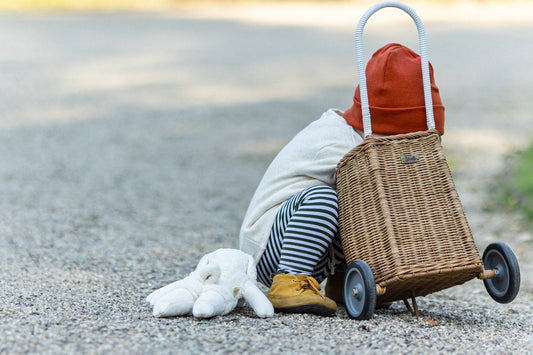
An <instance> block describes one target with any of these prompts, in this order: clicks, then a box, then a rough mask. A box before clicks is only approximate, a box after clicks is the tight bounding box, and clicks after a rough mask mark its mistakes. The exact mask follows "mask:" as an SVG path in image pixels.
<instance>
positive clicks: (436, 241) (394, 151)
mask: <svg viewBox="0 0 533 355" xmlns="http://www.w3.org/2000/svg"><path fill="white" fill-rule="evenodd" d="M337 193H338V196H339V228H340V236H341V241H342V246H343V249H344V253H345V257H346V262H347V263H348V264H349V263H351V262H353V261H355V260H364V261H365V262H367V263H368V264H369V266H370V268H371V269H372V271H373V273H374V277H375V280H376V283H377V284H379V285H380V286H382V287H386V289H387V291H386V293H385V294H384V295H383V296H381V297H380V299H381V300H383V301H389V300H399V299H405V298H408V297H411V296H424V295H426V294H429V293H433V292H437V291H439V290H442V289H445V288H448V287H451V286H455V285H458V284H462V283H464V282H466V281H468V280H471V279H473V278H474V277H476V276H477V275H478V274H479V273H480V272H482V271H483V265H482V262H481V259H480V257H479V253H478V250H477V248H476V246H475V243H474V239H473V237H472V233H471V231H470V228H469V226H468V222H467V220H466V217H465V214H464V211H463V208H462V205H461V202H460V200H459V196H458V194H457V192H456V189H455V185H454V182H453V180H452V176H451V173H450V169H449V167H448V164H447V162H446V158H445V156H444V153H443V150H442V146H441V144H440V135H439V133H438V132H437V131H435V130H429V131H425V132H416V133H409V134H402V135H396V136H388V137H383V138H373V137H368V138H366V139H365V140H364V141H363V143H361V144H360V145H358V146H357V147H355V148H354V149H352V150H351V151H350V152H349V153H348V154H346V155H345V156H344V158H343V159H341V161H340V162H339V164H338V165H337Z"/></svg>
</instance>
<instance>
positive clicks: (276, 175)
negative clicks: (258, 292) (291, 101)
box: [239, 109, 363, 263]
mask: <svg viewBox="0 0 533 355" xmlns="http://www.w3.org/2000/svg"><path fill="white" fill-rule="evenodd" d="M362 141H363V139H362V138H361V136H360V135H359V134H358V133H357V132H356V131H355V130H354V129H353V128H352V126H350V125H349V124H348V123H346V121H345V120H344V118H343V117H342V112H340V111H338V110H334V109H330V110H328V111H327V112H325V113H324V114H322V116H321V117H320V119H318V120H316V121H314V122H312V123H311V124H309V125H308V126H307V127H306V128H304V129H303V130H302V131H300V133H298V134H297V135H296V136H295V137H294V138H293V139H292V140H291V141H290V142H289V143H288V144H287V145H286V146H285V147H284V148H283V149H282V150H281V151H280V152H279V153H278V155H277V156H276V157H275V158H274V160H273V161H272V163H271V164H270V166H269V167H268V169H267V171H266V172H265V175H264V176H263V178H262V180H261V182H260V183H259V186H258V187H257V190H256V191H255V194H254V196H253V197H252V200H251V202H250V205H249V207H248V210H247V212H246V215H245V217H244V221H243V224H242V227H241V231H240V236H239V244H240V249H241V250H242V251H244V252H246V253H248V254H250V255H252V256H253V258H254V260H255V262H256V263H257V262H258V261H259V259H260V258H261V255H262V254H263V252H264V251H265V248H266V245H267V242H268V238H269V236H270V230H271V229H272V225H273V224H274V220H275V218H276V214H277V213H278V210H279V209H280V208H281V205H282V204H283V203H284V202H285V201H287V200H288V199H289V198H291V197H292V196H293V195H294V194H296V193H298V192H300V191H301V190H303V189H305V188H307V187H309V186H313V185H319V184H321V185H329V186H331V187H333V188H335V168H336V166H337V163H338V162H339V160H340V159H341V158H342V157H343V156H344V155H345V154H346V153H348V151H350V150H351V149H352V148H353V147H355V146H356V145H358V144H359V143H361V142H362Z"/></svg>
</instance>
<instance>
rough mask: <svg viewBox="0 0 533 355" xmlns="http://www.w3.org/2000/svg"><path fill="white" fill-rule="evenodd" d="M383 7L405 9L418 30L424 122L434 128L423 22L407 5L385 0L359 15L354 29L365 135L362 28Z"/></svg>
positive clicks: (367, 114) (367, 113) (367, 123)
mask: <svg viewBox="0 0 533 355" xmlns="http://www.w3.org/2000/svg"><path fill="white" fill-rule="evenodd" d="M385 7H396V8H399V9H401V10H403V11H405V12H406V13H407V14H408V15H409V16H411V18H412V19H413V20H414V21H415V24H416V28H417V30H418V44H419V47H420V58H421V62H422V82H423V84H424V100H425V104H426V122H427V126H428V129H435V119H434V117H433V99H432V97H431V81H430V76H429V62H428V54H427V44H426V32H425V30H424V24H423V23H422V20H421V19H420V17H418V15H417V14H416V12H415V11H414V10H413V9H412V8H411V7H409V6H408V5H406V4H404V3H401V2H399V1H394V0H386V1H382V2H379V3H377V4H375V5H373V6H371V7H370V8H369V9H368V10H367V11H366V12H365V13H364V14H363V16H362V17H361V19H360V20H359V23H358V25H357V29H356V31H355V51H356V58H357V71H358V74H359V90H360V92H361V110H362V113H363V128H364V131H365V132H364V133H365V137H368V136H371V135H372V126H371V123H370V108H369V105H368V91H367V86H366V73H365V62H364V56H363V44H362V37H363V29H364V27H365V24H366V22H367V21H368V19H369V18H370V16H372V15H373V14H374V13H375V12H376V11H378V10H380V9H383V8H385Z"/></svg>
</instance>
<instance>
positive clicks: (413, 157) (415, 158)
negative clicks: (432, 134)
mask: <svg viewBox="0 0 533 355" xmlns="http://www.w3.org/2000/svg"><path fill="white" fill-rule="evenodd" d="M418 161H420V157H419V156H418V155H405V156H403V157H402V163H404V164H409V163H416V162H418Z"/></svg>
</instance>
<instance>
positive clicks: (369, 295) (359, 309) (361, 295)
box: [344, 260, 377, 320]
mask: <svg viewBox="0 0 533 355" xmlns="http://www.w3.org/2000/svg"><path fill="white" fill-rule="evenodd" d="M376 298H377V295H376V282H375V281H374V274H373V273H372V269H370V266H368V264H367V263H366V262H364V261H362V260H356V261H354V262H352V263H350V265H348V268H347V269H346V275H345V276H344V305H345V307H346V311H347V312H348V315H349V316H350V317H351V318H354V319H357V320H365V319H370V318H371V317H372V315H373V314H374V310H375V309H376Z"/></svg>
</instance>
